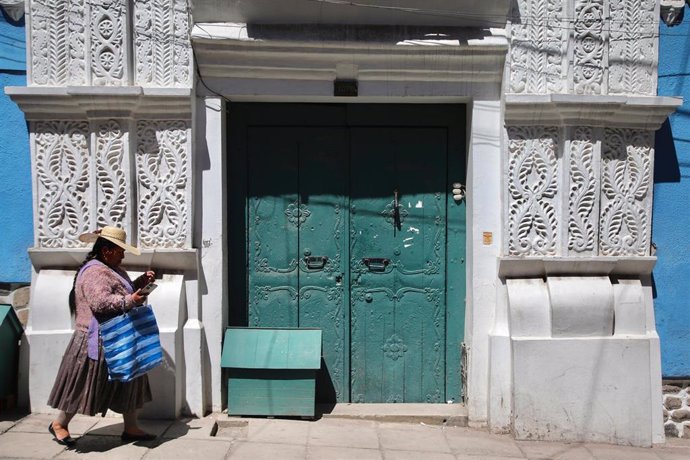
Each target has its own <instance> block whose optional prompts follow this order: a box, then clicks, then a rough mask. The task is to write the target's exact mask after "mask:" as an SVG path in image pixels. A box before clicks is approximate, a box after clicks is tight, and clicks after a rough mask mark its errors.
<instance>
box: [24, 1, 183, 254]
mask: <svg viewBox="0 0 690 460" xmlns="http://www.w3.org/2000/svg"><path fill="white" fill-rule="evenodd" d="M30 12H31V24H30V32H29V37H30V40H31V48H30V49H31V72H30V76H29V77H30V78H29V80H30V84H29V87H46V88H48V87H58V88H59V87H62V88H65V89H64V90H62V91H63V92H64V93H61V94H64V98H63V99H62V100H61V101H60V103H59V105H61V106H62V107H56V110H54V111H53V112H54V113H55V118H56V119H58V120H59V119H61V118H64V119H65V120H66V121H60V122H53V121H36V122H32V127H31V129H32V131H33V132H34V134H35V135H34V139H35V141H34V149H33V155H34V157H35V160H36V161H35V162H34V164H35V172H36V175H37V177H39V178H40V181H39V184H38V190H37V192H38V193H37V200H38V203H37V209H38V214H39V215H38V232H37V245H38V246H39V247H50V248H60V247H64V248H69V247H80V246H82V245H81V243H79V242H78V241H77V240H76V238H77V236H78V235H79V234H80V233H82V232H84V231H87V230H89V229H93V228H95V227H96V226H103V225H118V226H123V227H125V228H126V229H128V230H129V231H130V232H131V234H133V235H138V236H139V238H140V241H139V243H140V244H142V246H143V247H147V248H155V247H165V248H186V247H190V244H191V228H190V225H191V222H190V220H189V218H188V215H189V211H188V209H189V206H190V199H191V189H190V181H189V174H190V164H189V158H190V157H189V154H188V152H189V150H190V148H191V147H190V144H189V142H188V139H189V138H190V132H191V126H190V123H189V120H190V113H191V108H190V106H191V100H190V101H189V102H188V105H187V108H186V109H185V110H183V111H182V112H180V113H177V114H176V113H175V112H174V110H172V109H171V108H170V106H169V104H168V105H167V106H166V105H165V104H164V105H163V109H162V111H163V112H164V113H165V114H166V116H167V118H168V121H166V122H160V121H149V120H147V114H146V111H147V110H149V111H150V109H149V108H147V107H146V105H147V102H146V99H147V97H146V91H142V90H141V89H138V92H139V93H140V94H141V93H143V97H141V100H140V101H139V102H138V103H137V106H136V107H132V106H131V105H130V104H129V103H127V102H126V101H127V99H128V97H129V96H131V95H132V93H131V92H130V90H129V89H128V87H130V88H131V87H138V88H141V87H147V88H152V89H155V88H191V87H192V72H191V68H192V67H191V66H192V60H191V55H192V54H191V41H190V27H191V18H190V11H189V5H188V2H187V1H186V0H147V1H141V2H127V1H125V0H97V1H94V2H85V1H84V0H68V1H56V0H32V1H31V6H30ZM130 22H132V23H133V24H134V28H133V32H132V35H133V38H132V37H130V32H129V27H128V24H129V23H130ZM132 42H133V43H134V46H133V47H130V43H132ZM132 50H133V52H132ZM68 86H81V87H90V88H92V89H90V90H87V91H89V92H90V93H91V98H90V101H89V107H81V108H79V109H75V107H74V106H72V105H71V104H70V103H69V101H70V96H69V92H70V91H71V90H70V89H68V88H66V87H68ZM99 87H103V88H122V91H123V92H121V93H118V92H117V90H108V91H106V92H103V91H101V92H99V90H98V88H99ZM112 91H115V92H112ZM120 95H121V96H120ZM158 97H160V96H158ZM174 98H179V95H176V94H171V97H170V99H174ZM163 99H165V98H163ZM71 100H74V101H75V102H76V105H80V104H81V102H77V97H73V98H71ZM65 101H67V103H65ZM118 101H121V102H118ZM46 103H47V101H46ZM56 103H57V102H56ZM61 110H62V112H63V113H62V114H61V113H60V112H61ZM154 110H155V109H154ZM158 110H159V111H160V110H161V109H160V108H159V109H158ZM101 112H104V115H105V117H102V115H101ZM137 112H138V113H140V115H138V114H137ZM118 114H119V115H120V117H122V118H119V117H117V115H118ZM176 115H177V116H179V117H181V118H178V119H175V116H176ZM156 116H158V115H156ZM75 117H77V118H80V120H79V121H71V120H73V119H74V118H75ZM27 118H29V119H30V120H31V118H32V117H31V116H28V117H27ZM130 118H134V119H135V121H134V122H132V121H131V120H130ZM132 123H134V124H132ZM132 126H135V128H132ZM131 145H136V146H137V147H136V152H135V151H133V150H132V148H131V147H130V146H131ZM135 155H136V157H137V160H136V161H135ZM131 177H136V178H137V183H138V184H139V190H138V192H139V193H138V194H136V195H133V194H132V192H131V190H130V182H129V181H130V178H131ZM135 199H137V200H138V202H136V203H135V204H134V205H133V204H132V203H133V201H134V200H135Z"/></svg>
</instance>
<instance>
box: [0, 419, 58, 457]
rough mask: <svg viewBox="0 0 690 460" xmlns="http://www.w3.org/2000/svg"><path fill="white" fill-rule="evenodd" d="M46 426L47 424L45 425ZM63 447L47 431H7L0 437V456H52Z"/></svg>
mask: <svg viewBox="0 0 690 460" xmlns="http://www.w3.org/2000/svg"><path fill="white" fill-rule="evenodd" d="M46 426H47V425H46ZM64 450H65V447H64V446H61V445H60V444H58V443H56V442H55V441H53V440H52V437H51V436H50V434H49V433H48V432H46V433H45V434H39V433H21V432H12V431H8V432H7V433H4V434H3V435H2V437H0V458H3V459H5V458H52V457H55V456H56V455H57V454H59V453H60V452H62V451H64Z"/></svg>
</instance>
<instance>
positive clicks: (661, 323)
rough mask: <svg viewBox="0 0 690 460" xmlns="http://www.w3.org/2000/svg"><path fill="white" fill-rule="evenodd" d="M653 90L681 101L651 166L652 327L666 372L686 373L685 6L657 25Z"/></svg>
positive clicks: (688, 13)
mask: <svg viewBox="0 0 690 460" xmlns="http://www.w3.org/2000/svg"><path fill="white" fill-rule="evenodd" d="M659 31H660V36H659V90H658V93H659V95H662V96H683V98H684V103H683V106H682V107H680V108H679V109H678V110H677V111H676V112H675V113H674V114H672V115H671V116H670V117H669V120H668V121H667V122H666V123H665V124H664V126H663V127H662V128H661V129H660V130H659V131H658V132H657V136H656V158H655V166H654V167H655V171H654V217H653V219H654V220H653V223H654V227H653V230H652V240H653V241H654V243H656V245H657V254H656V255H657V257H658V262H657V265H656V267H655V268H654V283H655V292H656V298H655V300H654V304H655V312H656V327H657V331H658V333H659V337H660V339H661V367H662V374H663V375H664V377H666V378H671V377H687V376H690V8H688V6H687V5H686V6H685V13H684V18H683V22H682V23H681V24H679V25H677V26H673V27H668V26H667V25H666V24H664V23H663V22H662V23H661V25H660V28H659Z"/></svg>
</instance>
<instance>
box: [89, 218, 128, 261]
mask: <svg viewBox="0 0 690 460" xmlns="http://www.w3.org/2000/svg"><path fill="white" fill-rule="evenodd" d="M98 238H103V239H106V240H108V241H110V242H111V243H115V244H117V245H118V246H120V247H121V248H122V249H124V250H125V251H127V252H131V253H132V254H134V255H135V256H138V255H139V254H141V251H140V250H139V249H138V248H135V247H134V246H130V245H129V244H127V242H126V241H127V233H126V232H125V231H124V230H122V229H121V228H117V227H110V226H109V225H106V226H105V227H103V228H102V229H101V231H100V232H88V233H82V234H81V235H79V241H81V242H83V243H94V242H95V241H96V240H97V239H98Z"/></svg>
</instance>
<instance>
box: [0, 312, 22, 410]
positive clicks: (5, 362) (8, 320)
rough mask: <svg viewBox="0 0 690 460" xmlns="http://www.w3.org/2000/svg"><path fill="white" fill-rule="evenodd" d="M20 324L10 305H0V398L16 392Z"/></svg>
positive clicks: (20, 334)
mask: <svg viewBox="0 0 690 460" xmlns="http://www.w3.org/2000/svg"><path fill="white" fill-rule="evenodd" d="M21 336H22V325H21V323H20V322H19V319H18V318H17V315H16V313H15V312H14V308H12V306H11V305H4V304H2V305H0V357H1V358H0V399H4V398H6V397H8V396H14V395H16V392H17V360H18V358H19V339H20V338H21Z"/></svg>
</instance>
